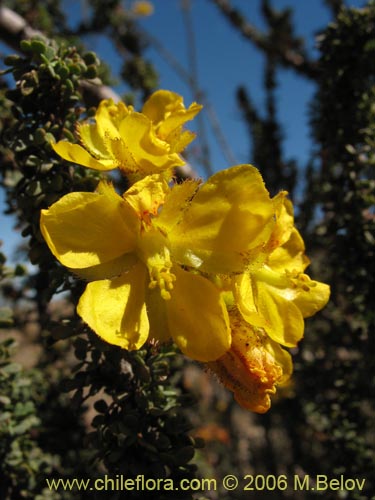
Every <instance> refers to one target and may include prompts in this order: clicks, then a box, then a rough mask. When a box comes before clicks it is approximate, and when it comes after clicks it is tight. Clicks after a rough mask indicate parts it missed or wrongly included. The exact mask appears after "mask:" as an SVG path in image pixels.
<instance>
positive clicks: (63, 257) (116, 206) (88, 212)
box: [40, 183, 137, 269]
mask: <svg viewBox="0 0 375 500" xmlns="http://www.w3.org/2000/svg"><path fill="white" fill-rule="evenodd" d="M98 189H99V191H101V192H97V193H69V194H67V195H65V196H63V197H62V198H61V199H60V200H59V201H57V202H56V203H55V204H54V205H52V206H51V207H50V208H49V209H48V210H42V213H41V220H40V227H41V231H42V234H43V236H44V239H45V240H46V242H47V244H48V246H49V248H50V250H51V252H52V253H53V254H54V255H55V257H57V259H59V261H60V262H61V263H62V264H63V265H64V266H67V267H70V268H73V269H74V268H78V269H81V268H87V267H91V266H96V265H98V264H102V263H104V262H108V261H111V260H113V259H115V258H117V257H120V256H121V255H123V254H125V253H128V252H132V250H133V249H134V248H135V239H136V234H135V231H134V225H135V224H136V222H137V221H135V220H134V219H135V217H136V216H135V214H134V212H133V210H132V209H131V207H129V206H128V205H127V204H126V203H125V201H124V200H123V199H122V198H121V197H120V196H119V195H117V194H116V192H115V191H114V189H113V187H111V186H109V185H106V184H105V183H100V184H99V186H98ZM131 224H133V226H131Z"/></svg>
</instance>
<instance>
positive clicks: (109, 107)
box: [95, 99, 133, 139]
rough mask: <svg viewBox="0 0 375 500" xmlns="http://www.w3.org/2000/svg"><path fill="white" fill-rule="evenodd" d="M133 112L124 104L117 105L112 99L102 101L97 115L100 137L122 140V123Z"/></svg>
mask: <svg viewBox="0 0 375 500" xmlns="http://www.w3.org/2000/svg"><path fill="white" fill-rule="evenodd" d="M132 111H133V108H132V107H131V106H129V107H127V106H126V105H125V104H124V103H123V102H119V103H117V104H115V103H114V102H113V101H112V99H105V100H103V101H101V103H100V104H99V106H98V109H97V110H96V113H95V119H96V126H97V129H98V133H99V135H100V136H101V137H102V138H104V137H105V136H109V137H111V138H113V139H115V138H118V139H120V132H119V127H120V124H121V122H122V121H123V120H124V119H125V118H126V117H127V116H128V115H129V114H130V113H131V112H132Z"/></svg>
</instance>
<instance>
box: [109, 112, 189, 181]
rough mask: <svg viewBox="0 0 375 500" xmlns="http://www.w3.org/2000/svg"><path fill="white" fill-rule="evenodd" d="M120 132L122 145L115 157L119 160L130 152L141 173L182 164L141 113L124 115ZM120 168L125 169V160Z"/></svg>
mask: <svg viewBox="0 0 375 500" xmlns="http://www.w3.org/2000/svg"><path fill="white" fill-rule="evenodd" d="M120 133H121V137H122V140H123V143H124V146H123V149H122V151H121V155H122V156H117V159H118V160H119V161H120V160H121V159H122V158H125V159H126V154H131V156H132V158H134V161H135V162H136V164H137V166H138V169H139V170H140V172H141V173H143V174H153V173H156V172H161V171H163V170H166V169H168V168H171V167H175V166H178V165H183V164H184V161H183V160H182V159H181V158H180V157H179V156H178V154H176V153H173V152H172V151H171V150H170V147H169V145H168V144H167V143H166V142H164V141H161V140H160V139H158V138H157V137H156V135H155V133H154V132H153V130H152V124H151V121H150V120H149V119H148V118H147V117H146V116H145V115H143V114H141V113H132V114H130V115H129V116H128V117H126V118H125V119H124V120H123V121H122V122H121V125H120ZM108 147H109V148H110V147H113V146H108ZM125 150H127V151H128V153H126V151H125ZM115 154H117V153H115ZM120 168H123V169H126V162H125V163H124V161H122V165H120Z"/></svg>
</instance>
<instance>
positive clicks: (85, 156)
mask: <svg viewBox="0 0 375 500" xmlns="http://www.w3.org/2000/svg"><path fill="white" fill-rule="evenodd" d="M52 147H53V149H54V150H55V152H56V153H57V154H58V155H59V156H61V158H64V160H68V161H71V162H73V163H78V165H83V166H84V167H89V168H92V169H94V170H112V169H114V168H116V166H117V165H116V164H115V162H114V161H113V160H112V159H109V160H104V159H103V160H100V161H98V160H96V159H95V158H93V157H92V156H91V154H90V153H88V152H87V151H86V150H85V149H83V147H82V146H80V145H79V144H72V143H71V142H67V141H60V142H58V143H56V144H52Z"/></svg>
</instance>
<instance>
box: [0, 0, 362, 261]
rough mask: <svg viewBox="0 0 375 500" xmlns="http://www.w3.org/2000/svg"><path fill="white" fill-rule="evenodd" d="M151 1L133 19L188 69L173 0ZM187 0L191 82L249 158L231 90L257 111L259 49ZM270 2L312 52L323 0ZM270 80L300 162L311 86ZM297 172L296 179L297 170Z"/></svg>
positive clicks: (199, 0)
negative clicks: (193, 64)
mask: <svg viewBox="0 0 375 500" xmlns="http://www.w3.org/2000/svg"><path fill="white" fill-rule="evenodd" d="M130 3H131V0H128V2H127V4H128V5H129V4H130ZM152 3H153V4H154V13H153V15H152V16H150V17H147V18H144V19H142V20H141V26H142V27H143V29H144V30H145V31H147V32H148V33H150V35H151V36H152V37H155V38H156V39H157V40H158V41H159V42H160V44H162V45H163V47H164V48H165V50H166V51H168V52H169V53H170V54H171V55H172V56H173V58H174V59H175V60H176V61H178V63H179V64H180V65H181V66H182V67H183V68H184V70H185V71H186V72H187V73H189V72H190V71H191V68H189V57H188V54H189V46H188V41H187V34H186V25H185V23H184V18H183V14H182V11H181V4H182V2H181V0H153V2H152ZM190 3H191V7H192V10H191V19H192V25H193V28H194V33H195V51H196V59H197V70H198V71H197V73H198V82H197V83H198V86H199V88H200V90H201V91H202V92H203V93H204V95H205V96H206V98H207V100H208V102H209V103H210V105H211V106H212V109H213V110H214V112H215V115H216V116H217V120H218V122H219V124H220V127H221V130H222V133H223V134H224V136H225V138H226V141H227V142H228V144H229V145H230V148H231V150H232V152H233V155H234V162H235V163H248V162H251V154H250V144H249V141H248V134H247V130H246V126H245V125H244V123H243V122H242V119H241V114H240V111H239V109H238V107H237V104H236V99H235V91H236V88H237V87H238V86H239V85H244V86H245V87H246V89H247V90H248V92H249V93H250V96H251V98H252V100H253V102H254V103H256V104H257V106H258V109H259V111H262V110H263V105H264V98H265V96H264V92H263V87H262V80H263V58H262V55H261V54H260V53H259V51H257V50H256V49H255V48H254V47H253V46H252V45H251V44H250V43H249V42H248V41H247V40H245V39H244V38H243V37H242V36H241V35H240V34H239V33H237V32H236V31H235V30H234V29H233V28H232V27H231V26H230V25H229V23H228V21H227V20H226V19H224V18H223V16H222V15H221V14H220V13H219V11H218V9H217V7H216V6H215V5H214V4H213V2H212V1H210V0H191V1H190ZM231 3H232V5H234V6H236V7H238V8H239V9H240V10H241V11H242V12H243V13H244V14H245V16H246V17H247V19H248V20H249V22H250V23H251V24H253V25H255V26H256V27H257V28H258V29H261V30H263V29H265V24H264V20H263V18H262V16H261V14H260V8H259V6H260V1H259V0H232V2H231ZM365 3H366V2H365V1H364V0H351V1H347V2H346V5H349V6H355V7H360V6H362V5H364V4H365ZM272 4H273V6H274V7H275V8H277V9H282V8H286V7H291V8H292V9H293V10H294V17H293V19H294V24H295V28H296V32H297V34H298V35H300V36H302V37H304V38H305V40H306V46H307V48H308V51H309V53H310V55H311V56H313V57H316V56H317V55H318V51H317V48H316V45H315V38H314V35H315V34H316V33H317V32H318V31H319V30H320V29H321V28H322V27H324V26H326V25H327V23H328V22H329V21H330V19H331V17H330V11H329V9H327V8H326V7H325V6H324V2H323V0H311V1H302V0H273V2H272ZM79 5H82V4H78V2H76V1H75V0H74V1H73V0H66V6H67V7H69V8H72V10H70V12H74V14H73V15H74V17H75V16H77V18H78V17H79V15H80V10H79V9H80V8H81V7H79ZM72 21H74V19H72ZM90 42H91V43H92V46H91V48H92V49H93V50H95V51H97V53H98V55H99V57H100V58H101V59H103V60H105V61H106V63H107V64H109V65H110V66H111V68H112V69H113V72H114V74H116V70H117V68H118V67H119V60H118V58H117V57H116V54H115V52H114V50H113V48H112V47H111V46H110V45H109V44H108V43H105V42H104V41H103V39H102V38H100V39H97V40H93V39H92V38H91V39H90ZM10 52H12V51H10ZM145 55H146V57H147V58H148V59H150V60H151V61H152V62H153V63H154V65H155V67H156V69H157V70H158V72H159V76H160V79H159V82H160V88H166V89H169V90H172V91H175V92H178V93H180V94H181V95H183V97H184V100H185V103H186V105H188V104H190V102H192V100H193V93H192V90H191V88H190V86H189V85H188V83H187V82H186V80H185V79H183V78H181V77H180V76H179V74H178V73H177V72H176V71H175V69H174V68H173V67H172V66H171V65H170V64H169V63H168V62H167V61H166V60H165V58H164V57H162V56H161V55H160V54H159V53H158V51H157V50H156V49H155V48H154V47H153V46H150V47H149V48H148V49H147V51H146V54H145ZM278 82H279V84H280V86H279V88H278V90H277V94H276V96H277V104H278V117H279V119H280V122H281V124H282V126H283V131H284V137H285V140H284V143H283V147H284V151H285V157H286V158H295V159H296V160H297V161H298V164H299V165H301V167H303V166H304V165H305V164H306V162H307V160H308V158H309V156H310V153H311V150H312V144H311V140H310V139H309V127H308V120H309V116H308V110H309V102H310V101H311V98H312V96H313V93H314V86H313V84H312V83H311V82H309V81H308V80H306V79H304V78H302V77H298V76H296V75H295V73H294V72H292V71H291V70H281V71H279V73H278ZM116 90H118V91H119V92H120V93H121V92H124V91H125V90H126V89H125V88H124V87H122V86H119V87H118V88H117V89H116ZM202 113H203V117H204V124H205V129H206V131H207V136H208V141H209V145H210V157H211V166H212V170H213V171H217V170H221V169H223V168H227V167H229V166H231V164H230V163H229V162H228V160H227V159H226V158H225V156H224V154H223V151H222V150H221V149H220V147H219V145H218V142H217V140H216V136H215V134H214V133H213V131H212V128H211V126H210V122H209V119H208V112H207V109H204V110H203V111H202ZM189 128H192V127H191V126H190V127H189ZM193 128H194V127H193ZM193 166H194V168H195V169H196V170H197V171H198V172H199V174H200V175H202V176H203V175H204V172H203V171H202V170H201V169H200V168H199V165H193ZM301 179H303V173H302V175H301ZM3 206H4V196H3V193H1V192H0V210H1V211H2V207H3ZM0 220H1V235H0V239H2V240H3V241H4V246H3V249H4V250H5V253H6V254H8V255H9V257H10V258H11V255H12V254H13V252H14V248H15V244H16V242H17V241H19V238H20V237H19V236H18V235H17V234H16V233H15V231H14V229H13V221H12V220H11V219H10V218H9V217H5V216H4V215H3V214H2V213H1V214H0Z"/></svg>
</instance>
